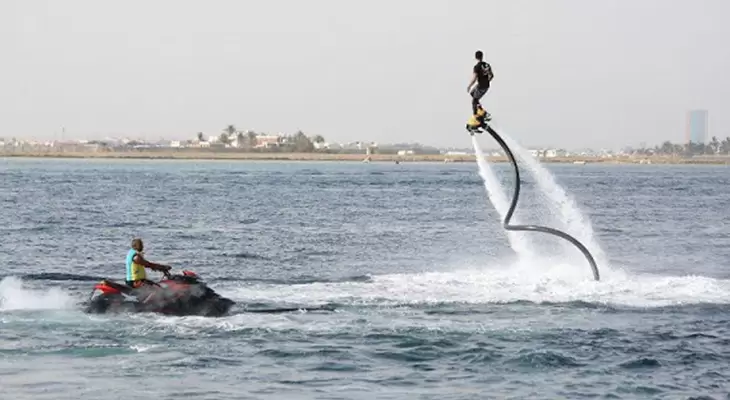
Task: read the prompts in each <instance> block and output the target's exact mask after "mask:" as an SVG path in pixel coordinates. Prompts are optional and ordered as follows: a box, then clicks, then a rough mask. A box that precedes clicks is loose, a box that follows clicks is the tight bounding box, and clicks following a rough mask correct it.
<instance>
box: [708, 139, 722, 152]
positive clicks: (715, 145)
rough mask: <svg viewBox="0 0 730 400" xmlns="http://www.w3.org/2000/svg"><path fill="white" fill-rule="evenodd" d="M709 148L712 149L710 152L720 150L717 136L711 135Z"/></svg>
mask: <svg viewBox="0 0 730 400" xmlns="http://www.w3.org/2000/svg"><path fill="white" fill-rule="evenodd" d="M709 148H710V150H711V151H712V154H717V153H719V152H720V141H719V140H717V136H713V137H712V140H710V145H709Z"/></svg>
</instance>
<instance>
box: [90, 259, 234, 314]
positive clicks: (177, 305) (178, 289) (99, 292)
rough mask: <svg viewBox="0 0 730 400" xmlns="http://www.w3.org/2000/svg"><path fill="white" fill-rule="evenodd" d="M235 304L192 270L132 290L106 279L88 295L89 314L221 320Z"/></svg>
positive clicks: (168, 275) (166, 276) (129, 287)
mask: <svg viewBox="0 0 730 400" xmlns="http://www.w3.org/2000/svg"><path fill="white" fill-rule="evenodd" d="M234 304H235V302H234V301H233V300H230V299H227V298H225V297H222V296H221V295H219V294H217V293H216V292H215V291H213V289H211V288H209V287H208V286H207V285H206V284H205V283H204V282H203V280H202V279H201V278H200V277H199V276H198V275H197V274H196V273H195V272H193V271H187V270H184V271H182V273H181V274H174V275H173V274H170V273H169V272H165V276H164V277H163V278H162V279H161V280H160V281H159V282H151V281H149V284H148V285H143V286H141V287H138V288H133V287H131V286H128V285H126V284H124V283H119V282H115V281H113V280H111V279H104V280H102V281H101V282H99V283H97V284H96V285H95V286H94V290H92V292H91V295H90V296H89V302H88V304H87V306H86V312H87V313H89V314H104V313H115V312H153V313H160V314H166V315H174V316H186V315H197V316H206V317H220V316H223V315H225V314H227V313H228V311H229V310H230V308H231V307H232V306H233V305H234Z"/></svg>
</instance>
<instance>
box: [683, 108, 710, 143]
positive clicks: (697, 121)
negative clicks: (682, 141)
mask: <svg viewBox="0 0 730 400" xmlns="http://www.w3.org/2000/svg"><path fill="white" fill-rule="evenodd" d="M686 136H687V142H692V143H703V144H704V143H706V142H707V110H692V111H690V112H688V113H687V131H686Z"/></svg>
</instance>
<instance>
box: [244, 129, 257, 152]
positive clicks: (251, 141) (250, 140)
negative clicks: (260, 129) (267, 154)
mask: <svg viewBox="0 0 730 400" xmlns="http://www.w3.org/2000/svg"><path fill="white" fill-rule="evenodd" d="M247 136H248V145H249V146H250V147H251V148H254V147H256V145H257V144H258V139H256V136H257V135H256V132H253V131H249V132H248V133H247Z"/></svg>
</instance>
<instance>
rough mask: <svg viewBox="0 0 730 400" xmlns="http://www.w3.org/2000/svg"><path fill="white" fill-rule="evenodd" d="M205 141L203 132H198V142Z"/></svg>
mask: <svg viewBox="0 0 730 400" xmlns="http://www.w3.org/2000/svg"><path fill="white" fill-rule="evenodd" d="M202 141H203V132H198V142H202Z"/></svg>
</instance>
